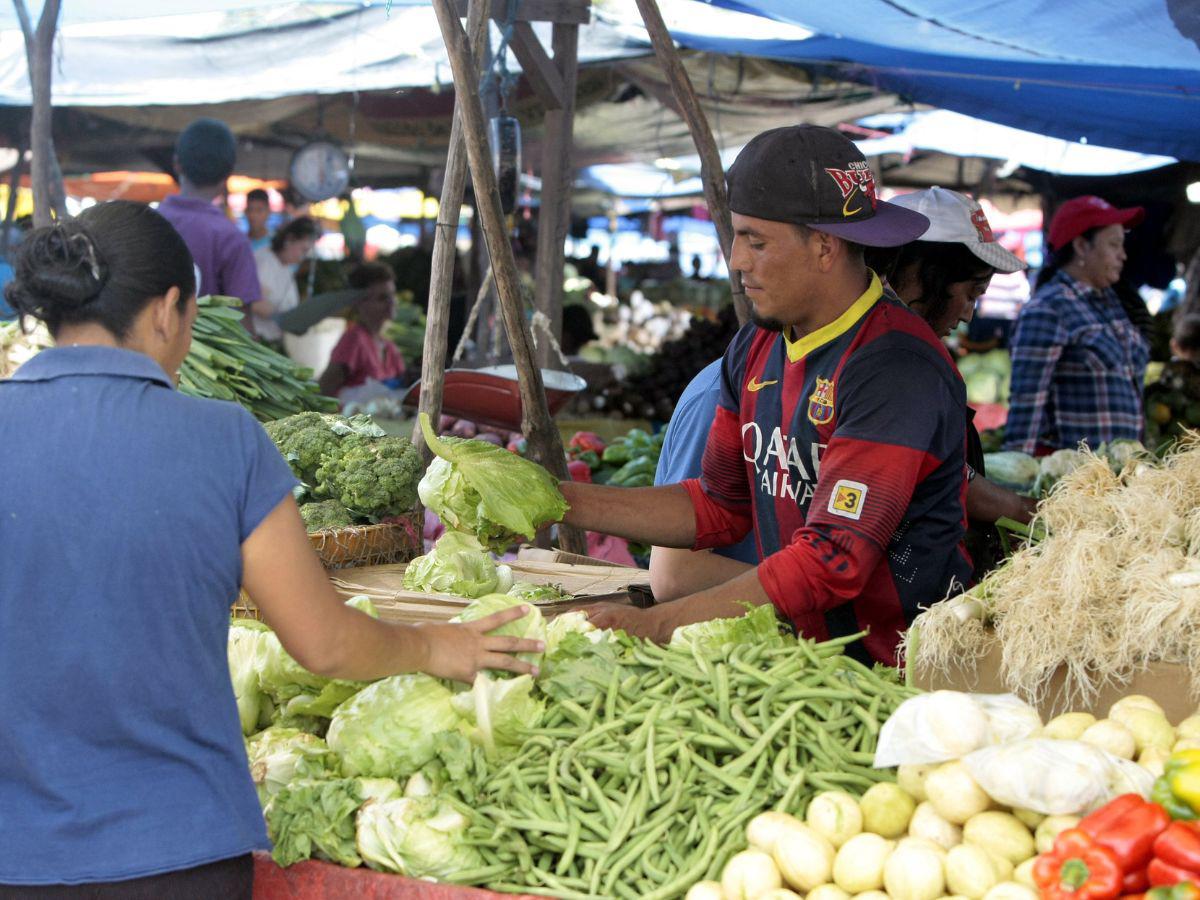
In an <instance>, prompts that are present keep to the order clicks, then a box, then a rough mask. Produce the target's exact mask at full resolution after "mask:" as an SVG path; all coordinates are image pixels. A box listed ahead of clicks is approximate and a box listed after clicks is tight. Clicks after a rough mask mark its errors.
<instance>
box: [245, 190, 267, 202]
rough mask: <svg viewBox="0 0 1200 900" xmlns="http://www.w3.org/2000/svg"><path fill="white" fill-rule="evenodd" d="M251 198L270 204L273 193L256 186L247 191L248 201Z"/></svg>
mask: <svg viewBox="0 0 1200 900" xmlns="http://www.w3.org/2000/svg"><path fill="white" fill-rule="evenodd" d="M251 200H258V201H260V202H262V203H265V204H267V205H268V206H270V205H271V195H270V194H268V193H267V192H266V191H264V190H263V189H262V188H255V189H254V190H252V191H247V192H246V202H247V203H249V202H250V201H251Z"/></svg>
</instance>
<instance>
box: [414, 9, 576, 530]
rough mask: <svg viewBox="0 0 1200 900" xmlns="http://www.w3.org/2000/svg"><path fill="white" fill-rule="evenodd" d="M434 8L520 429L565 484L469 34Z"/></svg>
mask: <svg viewBox="0 0 1200 900" xmlns="http://www.w3.org/2000/svg"><path fill="white" fill-rule="evenodd" d="M433 8H434V10H435V11H436V13H437V17H438V25H439V26H440V27H441V31H442V39H443V40H444V41H445V43H446V52H447V54H448V55H449V57H450V67H451V69H452V70H453V72H454V86H455V103H456V108H458V109H460V110H461V113H462V121H463V139H464V142H465V143H466V147H467V164H468V166H469V168H470V171H471V183H472V184H473V185H474V186H475V204H476V208H477V210H478V212H479V215H480V218H481V222H482V225H483V232H484V236H485V239H486V240H487V245H488V253H489V255H490V256H491V258H492V275H493V277H494V278H495V280H496V290H497V293H498V295H499V300H500V310H501V313H502V314H503V316H504V326H505V330H506V331H507V332H508V340H509V343H510V344H511V345H512V351H513V360H514V362H515V363H516V367H517V381H518V383H519V385H520V394H521V412H522V421H521V428H522V431H524V433H525V437H526V439H527V440H528V441H529V449H530V452H531V454H532V455H533V458H534V459H535V460H536V461H537V462H539V463H540V464H541V465H542V466H544V467H545V468H546V469H548V470H549V471H550V472H551V473H553V474H554V475H556V476H558V477H559V478H561V479H564V480H566V479H568V478H569V477H570V476H569V474H568V472H567V458H566V454H565V453H564V452H563V445H562V437H561V436H560V435H559V433H558V428H557V426H556V425H555V424H554V420H553V419H552V418H551V417H550V410H549V408H548V407H547V405H546V389H545V385H543V384H542V372H541V369H539V368H538V365H537V361H536V360H535V359H534V356H533V346H532V339H531V337H530V334H529V327H528V326H527V324H526V322H525V310H524V307H523V305H522V303H521V285H520V280H519V279H518V277H517V264H516V261H515V260H514V259H513V255H512V247H511V245H510V244H509V241H508V231H507V229H506V228H505V224H504V212H503V210H502V209H501V208H500V190H499V188H498V186H497V184H496V173H495V172H493V171H492V159H491V150H490V149H489V147H488V138H487V123H486V122H484V119H483V104H482V103H481V102H480V98H479V92H478V91H477V90H476V89H475V83H474V82H475V66H474V65H473V63H472V58H471V51H470V49H469V47H468V46H467V36H466V33H465V32H464V31H463V29H462V24H461V23H460V22H459V20H458V16H457V14H456V13H455V11H454V6H453V2H452V0H433ZM559 534H560V538H561V543H562V546H563V549H565V550H567V551H568V552H571V553H586V551H587V542H586V539H585V537H584V534H583V532H582V531H580V530H579V529H578V528H572V527H569V526H566V525H562V526H560V529H559Z"/></svg>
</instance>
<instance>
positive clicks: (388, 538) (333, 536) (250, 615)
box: [231, 510, 425, 619]
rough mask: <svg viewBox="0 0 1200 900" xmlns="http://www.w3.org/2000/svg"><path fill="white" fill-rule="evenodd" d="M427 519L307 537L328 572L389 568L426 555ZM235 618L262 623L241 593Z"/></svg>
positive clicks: (400, 519)
mask: <svg viewBox="0 0 1200 900" xmlns="http://www.w3.org/2000/svg"><path fill="white" fill-rule="evenodd" d="M423 530H424V516H423V515H422V513H421V511H420V510H417V511H414V512H412V513H409V514H408V515H407V516H400V517H397V518H395V519H393V520H392V521H391V522H388V523H387V524H385V525H356V526H354V527H351V528H339V529H337V530H329V531H315V532H313V533H312V534H310V535H309V536H308V539H309V541H311V542H312V545H313V549H314V550H316V551H317V556H319V557H320V558H321V564H322V565H323V566H325V568H327V569H345V568H349V567H352V566H353V567H358V566H386V565H391V564H392V563H406V562H411V561H412V560H414V559H416V558H417V557H418V556H420V555H421V554H422V553H424V552H425V544H424V539H423V536H422V534H423ZM231 612H232V614H233V615H234V616H235V617H238V618H246V619H261V618H262V616H261V615H260V614H259V611H258V607H256V606H255V605H254V601H252V600H251V599H250V597H249V596H248V595H247V594H246V592H245V591H242V592H241V593H240V594H238V599H237V601H236V602H235V603H234V604H233V606H232V608H231Z"/></svg>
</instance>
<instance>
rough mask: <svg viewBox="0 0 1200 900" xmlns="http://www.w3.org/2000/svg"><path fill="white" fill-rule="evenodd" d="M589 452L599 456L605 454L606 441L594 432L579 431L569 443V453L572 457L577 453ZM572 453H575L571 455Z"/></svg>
mask: <svg viewBox="0 0 1200 900" xmlns="http://www.w3.org/2000/svg"><path fill="white" fill-rule="evenodd" d="M589 450H590V451H591V452H593V453H597V454H599V453H603V452H604V441H602V440H601V439H600V435H598V434H596V433H595V432H594V431H577V432H575V434H573V435H572V436H571V440H569V441H568V442H567V452H568V453H569V454H570V455H571V456H574V455H575V454H576V453H586V452H588V451H589ZM571 451H575V453H571Z"/></svg>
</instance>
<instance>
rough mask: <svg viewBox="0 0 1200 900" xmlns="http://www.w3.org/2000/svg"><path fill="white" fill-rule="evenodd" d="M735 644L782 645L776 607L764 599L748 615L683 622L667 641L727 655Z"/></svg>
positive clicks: (678, 647)
mask: <svg viewBox="0 0 1200 900" xmlns="http://www.w3.org/2000/svg"><path fill="white" fill-rule="evenodd" d="M735 644H757V645H758V646H760V647H781V646H783V644H784V638H783V635H781V634H780V633H779V619H778V617H777V616H776V615H775V607H774V606H773V605H772V604H770V603H763V604H760V605H758V606H755V607H753V608H751V609H750V610H749V612H747V613H746V615H744V616H738V617H737V618H733V619H710V620H709V621H707V622H695V623H693V624H691V625H681V626H679V627H678V628H676V629H675V631H674V632H673V633H672V634H671V641H670V643H669V644H668V645H667V646H668V647H670V648H671V649H673V650H684V651H688V652H696V653H699V654H700V655H701V656H706V657H708V656H723V655H725V653H727V652H728V650H729V649H730V648H732V646H733V645H735Z"/></svg>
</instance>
